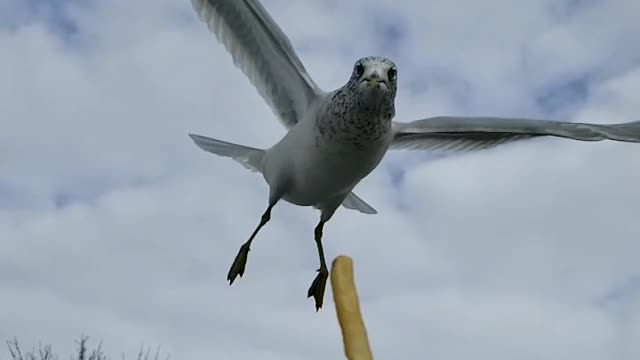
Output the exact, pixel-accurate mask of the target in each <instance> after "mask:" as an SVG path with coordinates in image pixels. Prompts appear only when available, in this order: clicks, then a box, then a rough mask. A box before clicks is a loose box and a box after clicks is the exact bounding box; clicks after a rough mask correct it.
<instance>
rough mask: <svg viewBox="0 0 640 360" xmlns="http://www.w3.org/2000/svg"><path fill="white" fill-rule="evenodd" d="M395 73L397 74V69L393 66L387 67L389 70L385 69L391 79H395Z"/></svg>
mask: <svg viewBox="0 0 640 360" xmlns="http://www.w3.org/2000/svg"><path fill="white" fill-rule="evenodd" d="M396 75H398V71H397V70H396V69H394V68H391V69H389V71H387V77H388V78H389V80H391V81H393V80H395V79H396Z"/></svg>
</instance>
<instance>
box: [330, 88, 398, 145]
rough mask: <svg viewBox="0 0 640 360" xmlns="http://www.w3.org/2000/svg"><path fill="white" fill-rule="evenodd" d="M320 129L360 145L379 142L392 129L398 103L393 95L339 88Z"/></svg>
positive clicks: (332, 98)
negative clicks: (368, 93)
mask: <svg viewBox="0 0 640 360" xmlns="http://www.w3.org/2000/svg"><path fill="white" fill-rule="evenodd" d="M326 113H327V115H328V116H327V117H326V118H325V119H320V122H319V124H318V125H319V126H320V130H321V132H326V133H328V134H329V135H330V136H332V137H335V138H337V139H339V140H341V141H343V142H352V143H354V144H355V145H357V146H366V145H367V144H368V143H375V142H377V141H380V140H381V139H383V138H384V137H386V135H388V133H389V131H390V130H391V119H392V118H393V117H394V115H395V106H394V102H393V97H391V96H362V94H359V93H357V92H356V91H355V89H348V88H347V89H345V88H342V89H339V90H336V92H335V93H334V94H333V95H332V97H331V101H329V102H328V103H327V112H326Z"/></svg>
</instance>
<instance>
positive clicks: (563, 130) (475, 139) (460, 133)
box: [391, 116, 640, 151]
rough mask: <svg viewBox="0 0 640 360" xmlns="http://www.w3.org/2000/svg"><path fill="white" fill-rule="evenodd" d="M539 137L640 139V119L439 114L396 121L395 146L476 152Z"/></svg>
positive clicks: (396, 147)
mask: <svg viewBox="0 0 640 360" xmlns="http://www.w3.org/2000/svg"><path fill="white" fill-rule="evenodd" d="M540 136H556V137H562V138H567V139H573V140H580V141H600V140H616V141H624V142H640V121H635V122H629V123H622V124H610V125H608V124H587V123H571V122H562V121H550V120H538V119H519V118H497V117H453V116H439V117H432V118H427V119H421V120H416V121H412V122H408V123H401V122H394V138H393V141H392V143H391V148H392V149H407V150H432V151H477V150H484V149H489V148H493V147H496V146H499V145H502V144H507V143H511V142H514V141H520V140H526V139H531V138H535V137H540Z"/></svg>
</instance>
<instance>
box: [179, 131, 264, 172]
mask: <svg viewBox="0 0 640 360" xmlns="http://www.w3.org/2000/svg"><path fill="white" fill-rule="evenodd" d="M189 137H190V138H191V140H193V142H195V143H196V145H198V147H199V148H201V149H202V150H204V151H207V152H210V153H212V154H216V155H219V156H225V157H230V158H232V159H233V160H235V161H237V162H239V163H240V164H242V166H244V167H245V168H247V169H249V170H251V171H255V172H261V171H262V156H263V155H264V150H261V149H256V148H252V147H248V146H244V145H238V144H233V143H230V142H226V141H222V140H216V139H212V138H208V137H206V136H201V135H195V134H189Z"/></svg>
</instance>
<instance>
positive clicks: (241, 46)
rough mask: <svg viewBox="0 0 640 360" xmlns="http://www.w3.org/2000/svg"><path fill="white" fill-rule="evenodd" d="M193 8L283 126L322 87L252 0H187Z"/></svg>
mask: <svg viewBox="0 0 640 360" xmlns="http://www.w3.org/2000/svg"><path fill="white" fill-rule="evenodd" d="M191 3H192V5H193V8H194V10H195V11H196V13H197V14H198V16H199V18H200V20H201V21H203V22H205V23H206V24H207V26H208V28H209V30H210V31H211V32H213V33H214V34H215V35H216V38H217V39H218V41H220V42H221V43H222V44H223V45H224V46H225V48H226V49H227V51H228V52H229V53H230V54H231V57H232V59H233V62H234V64H235V65H236V66H237V67H238V68H239V69H240V70H242V72H243V73H244V74H245V75H246V76H247V77H248V78H249V81H251V83H252V84H253V86H255V87H256V89H257V90H258V93H259V94H260V95H261V96H262V98H263V99H264V100H265V101H266V102H267V104H268V105H269V106H270V107H271V109H272V110H273V112H274V113H275V114H276V115H277V116H278V118H279V119H280V120H281V122H282V123H283V125H284V126H285V127H287V128H290V127H291V126H293V125H295V124H296V123H297V122H298V121H299V119H300V117H301V116H302V114H304V112H305V111H306V109H307V107H308V106H309V104H310V103H311V102H312V101H313V99H314V98H315V97H316V96H318V95H319V94H320V93H322V90H321V89H320V88H318V86H317V85H316V84H315V83H314V82H313V79H311V77H310V76H309V74H308V73H307V71H306V70H305V68H304V65H303V64H302V62H301V61H300V59H299V58H298V56H297V55H296V53H295V51H294V50H293V47H292V46H291V42H290V41H289V39H288V38H287V36H286V35H285V34H284V33H283V32H282V30H281V29H280V27H279V26H278V25H277V24H276V23H275V21H274V20H273V19H272V18H271V16H270V15H269V13H267V11H266V10H265V9H264V8H263V7H262V5H261V4H260V3H259V2H258V1H257V0H192V1H191Z"/></svg>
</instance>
